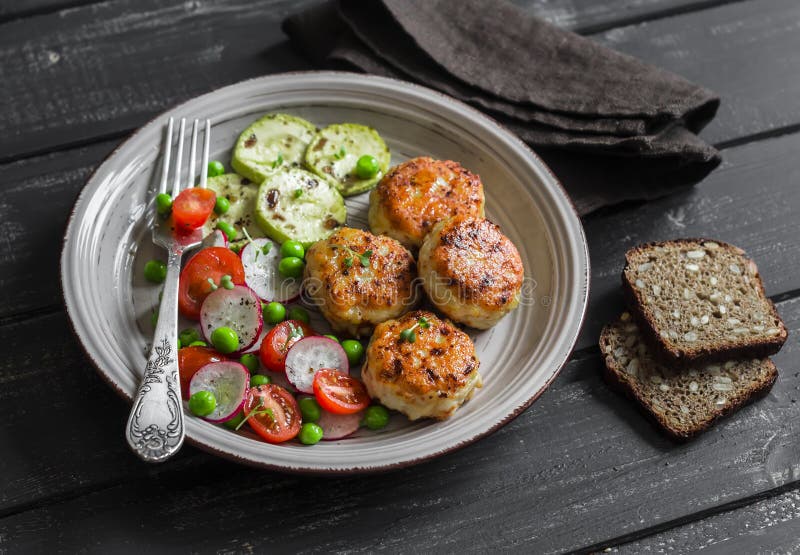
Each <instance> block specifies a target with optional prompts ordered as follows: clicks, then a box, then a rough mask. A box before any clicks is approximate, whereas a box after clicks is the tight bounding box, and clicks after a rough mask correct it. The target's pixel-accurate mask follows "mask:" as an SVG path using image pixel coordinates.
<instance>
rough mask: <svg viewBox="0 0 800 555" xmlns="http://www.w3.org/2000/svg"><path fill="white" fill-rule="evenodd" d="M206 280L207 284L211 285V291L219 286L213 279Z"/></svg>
mask: <svg viewBox="0 0 800 555" xmlns="http://www.w3.org/2000/svg"><path fill="white" fill-rule="evenodd" d="M206 281H208V283H209V285H211V290H212V291H216V290H217V289H219V286H218V285H217V284H216V283H214V280H213V279H211V278H208V279H207V280H206Z"/></svg>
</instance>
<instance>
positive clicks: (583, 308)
mask: <svg viewBox="0 0 800 555" xmlns="http://www.w3.org/2000/svg"><path fill="white" fill-rule="evenodd" d="M295 76H299V77H304V76H319V77H331V78H336V77H344V78H349V79H353V78H354V79H357V80H365V81H374V82H378V83H380V82H384V83H389V84H394V85H395V86H399V87H401V88H410V89H412V90H414V89H415V90H417V91H418V92H421V93H423V94H428V95H432V96H434V97H437V98H438V99H439V100H444V101H447V102H449V103H453V104H454V105H457V106H458V108H459V109H461V110H463V111H465V112H467V113H468V115H470V116H471V117H473V118H477V119H479V120H484V121H485V122H487V123H489V124H490V126H491V127H494V128H495V130H496V131H497V132H499V133H500V134H502V135H505V136H506V137H507V138H508V139H510V140H511V141H512V142H514V143H515V144H516V146H517V147H518V148H520V149H522V150H523V151H524V152H525V154H526V155H527V156H529V157H531V158H532V159H533V160H534V161H535V165H536V166H538V169H539V170H541V171H542V172H543V173H545V174H546V175H547V177H548V178H549V179H550V180H551V184H552V185H554V186H555V188H556V190H557V192H558V194H559V195H560V196H561V197H562V199H563V200H564V201H566V202H565V206H566V208H568V210H567V215H568V216H569V218H568V219H574V222H573V223H575V224H577V231H578V238H579V239H580V246H581V247H582V248H581V250H580V252H579V258H580V260H581V262H583V265H584V267H585V269H584V272H583V275H582V276H581V288H580V295H581V298H580V310H579V315H578V316H579V317H578V323H577V326H575V330H574V333H573V334H572V337H569V338H568V339H567V344H568V345H569V348H568V349H566V350H565V353H564V354H563V356H561V357H559V359H558V361H557V362H556V363H555V364H554V370H553V371H552V373H551V374H550V375H549V376H547V378H546V380H545V381H544V384H543V385H542V386H541V387H540V388H539V389H538V390H537V391H535V392H534V393H533V395H532V396H531V397H529V398H528V399H527V400H526V401H525V402H523V403H522V404H520V405H519V406H517V407H516V408H514V409H513V410H512V411H511V412H510V413H509V414H508V415H506V416H505V417H504V418H502V419H500V420H498V421H497V422H495V423H494V424H493V425H492V426H490V427H489V428H487V429H486V430H483V431H480V432H478V433H475V434H474V435H471V436H470V437H468V438H466V439H464V440H462V441H460V442H458V443H455V444H453V445H450V446H447V447H445V448H444V449H441V450H438V451H434V452H431V453H428V454H425V455H423V456H420V457H412V458H408V459H404V460H402V461H399V462H395V463H388V464H381V465H373V466H369V467H363V466H352V467H346V468H345V467H341V468H340V467H328V468H317V467H313V468H312V467H305V466H291V467H290V466H285V465H282V464H270V463H268V462H264V461H259V460H254V459H251V458H248V457H244V456H238V455H236V454H235V453H232V452H228V451H226V450H224V449H221V448H219V447H218V446H216V445H214V444H213V443H211V442H205V441H203V440H202V439H200V438H195V437H192V436H191V435H190V434H189V432H188V429H187V433H186V436H185V441H186V442H187V443H189V444H191V445H193V446H195V447H197V448H199V449H201V450H203V451H205V452H208V453H210V454H212V455H214V456H217V457H221V458H223V459H226V460H229V461H232V462H236V463H238V464H244V465H246V466H250V467H254V468H262V469H266V470H272V471H277V472H281V473H286V474H293V475H315V476H320V475H329V476H342V475H359V474H377V473H385V472H390V471H393V470H398V469H402V468H407V467H410V466H415V465H418V464H421V463H423V462H426V461H430V460H434V459H437V458H439V457H442V456H444V455H447V454H450V453H453V452H455V451H458V450H460V449H462V448H464V447H466V446H468V445H471V444H473V443H475V442H477V441H479V440H481V439H483V438H485V437H488V436H489V435H491V434H493V433H495V432H496V431H498V430H499V429H501V428H502V427H504V426H505V425H507V424H508V423H510V422H511V421H513V420H514V419H515V418H517V417H518V416H520V415H521V414H522V413H523V412H525V411H526V410H527V409H528V408H529V407H530V406H531V405H532V404H533V403H534V402H536V400H537V399H538V398H539V397H540V396H541V395H542V394H543V393H544V392H545V391H546V390H547V389H548V388H549V387H550V386H551V385H552V383H553V381H554V380H555V379H556V377H557V376H558V375H559V374H560V373H561V371H562V370H563V368H564V367H565V366H566V365H567V363H568V362H569V358H570V356H571V355H572V352H573V350H574V348H575V344H576V342H577V340H578V338H579V336H580V332H581V330H582V328H583V324H584V322H585V319H586V312H587V310H588V304H589V290H590V281H591V279H590V278H591V260H590V256H589V247H588V242H587V240H586V233H585V230H584V227H583V222H582V221H581V218H580V215H579V213H578V211H577V209H576V207H575V204H574V202H573V201H572V199H571V198H570V196H569V195H568V194H567V192H566V190H565V189H564V186H563V185H562V184H561V182H560V180H559V179H558V178H557V177H556V175H555V174H554V173H553V171H552V170H551V169H550V167H549V166H547V164H545V163H544V161H543V160H542V159H541V158H540V157H539V156H538V155H537V154H536V152H535V151H534V150H533V149H532V148H531V147H530V146H528V145H527V144H526V143H525V142H524V141H522V139H520V138H519V137H518V136H517V135H516V134H515V133H513V132H512V131H510V130H509V129H508V128H506V127H505V126H503V125H502V124H500V123H499V122H498V121H497V120H496V119H495V118H493V117H492V116H490V115H488V114H485V113H483V112H481V111H480V110H478V109H477V108H474V107H473V106H470V105H469V104H467V103H465V102H463V101H461V100H458V99H456V98H453V97H451V96H449V95H447V94H445V93H442V92H441V91H437V90H435V89H431V88H429V87H425V86H423V85H419V84H416V83H413V82H410V81H404V80H401V79H395V78H392V77H383V76H377V75H371V74H364V73H356V72H351V71H334V70H325V71H318V70H308V71H289V72H282V73H274V74H269V75H263V76H259V77H252V78H249V79H243V80H240V81H237V82H236V83H231V84H228V85H224V86H221V87H217V88H214V89H212V90H210V91H208V92H205V93H203V94H198V95H195V96H192V97H191V98H188V99H186V100H184V101H182V102H179V103H177V104H174V105H172V106H170V107H168V108H166V109H164V110H162V111H161V112H159V113H158V114H156V115H155V116H153V117H151V118H150V119H148V120H147V121H146V122H144V123H143V124H141V125H140V126H138V127H137V128H136V129H135V130H134V131H133V132H132V133H130V134H129V135H128V136H127V137H126V138H125V140H124V141H122V142H121V143H120V144H119V145H117V146H116V147H114V149H112V150H111V151H110V152H109V153H108V154H106V156H105V157H103V159H102V160H101V161H100V162H99V163H98V164H97V165H96V166H95V168H94V169H93V170H92V171H91V172H90V174H89V175H88V176H87V178H86V180H85V182H84V184H83V186H82V187H81V190H80V192H79V193H78V195H77V197H76V199H75V202H74V203H73V205H72V208H71V209H70V213H69V218H68V220H67V223H66V226H65V228H64V236H63V238H62V244H61V256H60V257H59V278H60V279H59V282H60V285H61V300H62V303H63V305H64V307H65V310H66V313H67V316H68V318H67V320H68V322H69V327H70V330H71V331H72V334H73V336H74V337H75V339H77V343H78V345H79V346H80V348H81V350H82V351H83V353H84V355H85V356H86V358H87V359H88V360H89V362H90V363H91V365H92V366H93V367H94V370H95V371H96V372H97V374H99V375H100V377H101V379H102V380H103V381H104V382H105V383H106V384H108V385H109V386H110V387H111V389H112V390H113V391H115V392H116V393H117V395H119V396H120V397H121V398H122V399H124V400H126V401H127V402H129V403H130V402H132V399H133V396H132V395H131V394H129V393H128V392H127V391H125V390H124V389H123V388H122V387H121V386H120V385H119V384H117V383H115V382H114V381H113V379H112V378H111V376H110V375H108V374H107V373H106V372H105V371H103V369H102V368H101V365H100V363H99V362H98V361H97V360H96V359H95V357H94V356H92V354H91V352H90V351H89V349H88V347H87V346H86V344H85V343H84V340H83V338H82V337H81V335H80V333H79V332H78V329H77V328H76V325H75V319H74V317H73V313H72V311H71V309H70V302H69V300H68V299H67V290H68V289H67V282H68V280H67V278H66V276H67V274H66V273H65V271H64V266H65V263H67V260H66V257H67V247H68V241H69V239H70V237H71V234H72V232H73V228H74V225H75V222H76V216H77V214H76V212H77V210H78V208H79V207H80V206H81V205H82V204H84V203H85V196H86V195H87V194H88V193H87V185H88V184H89V183H91V182H92V181H93V180H94V178H95V176H96V175H97V174H98V173H99V172H100V171H101V170H103V169H104V168H105V166H106V164H107V163H108V162H109V160H111V159H112V158H114V157H115V156H116V154H117V153H118V152H119V151H120V150H121V149H123V148H125V147H126V146H127V145H128V144H129V143H130V142H132V141H133V139H134V138H135V137H137V136H138V135H139V133H141V132H142V131H143V130H144V129H145V128H147V127H149V126H150V125H151V124H152V123H154V122H156V121H157V120H159V119H161V118H163V117H164V116H165V115H166V114H167V113H170V112H174V111H179V110H180V109H181V108H182V107H184V106H185V105H187V104H189V103H192V102H194V101H196V100H197V99H200V98H203V97H207V96H211V95H215V94H217V93H219V92H221V91H225V90H228V89H233V88H237V87H241V86H243V85H245V84H247V83H250V84H252V83H254V82H258V81H275V80H279V79H282V78H287V77H295ZM76 306H77V305H76ZM74 310H78V308H77V307H76V308H75V309H74ZM187 428H188V427H187Z"/></svg>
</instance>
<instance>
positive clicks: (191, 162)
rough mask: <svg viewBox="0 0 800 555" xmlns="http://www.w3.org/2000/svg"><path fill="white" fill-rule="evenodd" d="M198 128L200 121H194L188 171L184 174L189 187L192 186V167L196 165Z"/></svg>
mask: <svg viewBox="0 0 800 555" xmlns="http://www.w3.org/2000/svg"><path fill="white" fill-rule="evenodd" d="M198 127H200V120H198V119H195V120H194V124H193V125H192V150H190V151H189V171H188V172H186V173H187V174H188V175H187V179H186V182H187V184H188V186H189V187H191V186H192V185H194V175H195V174H194V167H195V164H196V163H197V128H198Z"/></svg>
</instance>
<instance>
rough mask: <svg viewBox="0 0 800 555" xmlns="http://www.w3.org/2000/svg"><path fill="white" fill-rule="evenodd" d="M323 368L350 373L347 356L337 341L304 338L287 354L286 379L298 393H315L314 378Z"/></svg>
mask: <svg viewBox="0 0 800 555" xmlns="http://www.w3.org/2000/svg"><path fill="white" fill-rule="evenodd" d="M321 368H332V369H334V370H339V371H340V372H343V373H345V374H349V373H350V364H349V363H348V362H347V355H346V354H345V352H344V349H342V346H341V345H339V344H338V343H337V342H336V341H334V340H332V339H328V338H327V337H319V336H313V337H304V338H303V339H301V340H300V341H298V342H297V343H295V344H294V345H292V347H291V348H290V349H289V352H288V353H287V354H286V377H287V378H288V379H289V381H290V382H292V385H293V386H294V387H295V388H296V389H297V391H302V392H303V393H314V387H313V385H314V376H315V375H316V373H317V370H320V369H321Z"/></svg>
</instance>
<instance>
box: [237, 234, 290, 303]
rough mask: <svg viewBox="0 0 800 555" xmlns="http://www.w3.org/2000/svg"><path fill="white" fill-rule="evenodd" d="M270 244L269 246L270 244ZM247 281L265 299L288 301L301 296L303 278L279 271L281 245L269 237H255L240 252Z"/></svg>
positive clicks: (280, 301)
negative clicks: (286, 275)
mask: <svg viewBox="0 0 800 555" xmlns="http://www.w3.org/2000/svg"><path fill="white" fill-rule="evenodd" d="M268 245H269V246H268ZM239 256H241V258H242V266H244V280H245V283H247V285H248V286H249V287H250V289H252V290H253V291H255V293H256V295H258V296H259V297H260V298H261V299H262V300H264V301H268V302H271V301H277V302H279V303H288V302H291V301H293V300H295V299H297V298H298V297H299V296H300V285H301V283H302V280H300V279H295V278H287V277H283V276H282V275H281V274H280V273H278V264H280V261H281V247H280V245H278V244H277V243H273V242H272V241H270V240H269V239H253V240H252V241H250V242H249V243H247V245H245V247H244V248H243V249H242V252H241V253H240V255H239Z"/></svg>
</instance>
